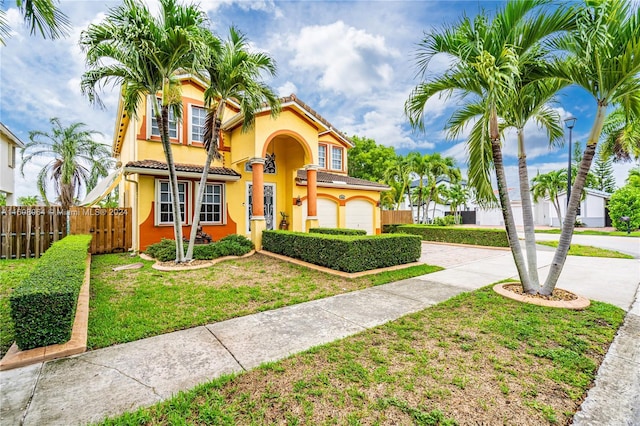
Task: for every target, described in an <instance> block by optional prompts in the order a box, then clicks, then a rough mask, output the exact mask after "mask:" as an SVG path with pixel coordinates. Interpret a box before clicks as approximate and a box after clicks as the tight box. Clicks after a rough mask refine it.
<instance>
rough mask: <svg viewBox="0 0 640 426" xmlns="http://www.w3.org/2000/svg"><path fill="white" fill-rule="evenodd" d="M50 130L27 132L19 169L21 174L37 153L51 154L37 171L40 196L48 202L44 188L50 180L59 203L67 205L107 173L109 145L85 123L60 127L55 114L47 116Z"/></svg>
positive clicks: (37, 156)
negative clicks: (99, 140)
mask: <svg viewBox="0 0 640 426" xmlns="http://www.w3.org/2000/svg"><path fill="white" fill-rule="evenodd" d="M49 122H50V123H51V131H50V132H43V131H39V130H37V131H32V132H29V142H27V143H26V144H25V146H24V148H22V150H21V154H22V165H21V166H20V173H21V174H22V176H24V167H25V165H27V164H29V163H30V162H32V160H34V159H36V158H40V157H53V159H52V160H51V161H49V162H48V163H47V164H46V165H45V166H44V167H43V168H42V170H41V171H40V173H38V177H37V185H38V191H40V196H41V197H42V200H43V201H44V202H45V204H47V205H49V200H48V198H47V188H48V183H49V181H53V183H54V185H53V190H54V192H55V193H56V194H57V195H58V199H59V201H60V205H61V206H62V208H63V209H68V208H69V207H70V206H72V205H73V204H75V200H77V199H78V198H79V197H80V196H81V194H82V190H83V189H85V190H87V191H89V190H91V189H92V188H93V187H94V186H95V185H96V183H97V181H98V179H99V178H100V177H104V176H106V175H107V174H108V168H109V166H110V165H111V163H112V159H111V153H110V151H109V147H108V146H106V145H103V144H100V143H98V142H96V141H94V136H95V135H99V134H100V133H98V132H95V131H93V130H86V129H85V127H86V124H84V123H73V124H71V125H70V126H69V127H63V126H62V123H61V122H60V120H59V119H58V118H52V119H51V120H49Z"/></svg>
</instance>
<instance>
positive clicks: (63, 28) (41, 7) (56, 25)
mask: <svg viewBox="0 0 640 426" xmlns="http://www.w3.org/2000/svg"><path fill="white" fill-rule="evenodd" d="M56 3H58V2H54V1H53V0H16V6H18V9H19V10H20V13H22V16H23V17H24V20H25V22H26V23H27V25H29V28H30V29H31V35H33V34H35V32H36V30H37V31H38V32H39V33H40V35H42V37H43V38H45V39H46V38H51V39H56V38H61V37H66V36H67V35H68V33H69V30H70V29H71V23H70V22H69V18H67V15H65V14H64V13H62V12H61V11H60V9H58V8H57V7H56ZM9 33H10V28H9V25H8V23H7V20H6V15H5V11H4V9H0V44H2V45H4V44H5V39H6V38H7V37H9Z"/></svg>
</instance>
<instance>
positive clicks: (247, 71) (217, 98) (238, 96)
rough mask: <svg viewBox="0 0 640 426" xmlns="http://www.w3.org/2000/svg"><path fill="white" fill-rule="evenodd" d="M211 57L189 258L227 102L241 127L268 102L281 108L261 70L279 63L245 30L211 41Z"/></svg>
mask: <svg viewBox="0 0 640 426" xmlns="http://www.w3.org/2000/svg"><path fill="white" fill-rule="evenodd" d="M209 44H210V47H211V52H212V57H211V61H210V63H209V65H208V66H207V67H206V71H207V74H208V79H209V87H208V88H207V89H206V90H205V93H204V96H205V104H206V106H207V108H209V112H208V114H207V118H206V121H205V135H204V147H205V149H206V151H207V159H206V161H205V163H204V169H203V171H202V177H201V178H200V185H199V187H198V193H197V194H196V205H195V210H194V214H193V221H192V222H191V235H190V238H189V247H188V248H187V254H186V260H191V258H192V256H193V247H194V244H195V238H196V231H197V228H198V225H199V223H200V209H201V208H202V196H203V194H204V188H205V185H206V183H207V176H208V175H209V168H210V167H211V162H212V161H213V159H214V158H216V157H218V156H219V153H218V135H219V134H220V124H221V122H222V115H223V113H224V111H225V106H226V104H227V102H230V101H233V102H235V103H237V104H238V105H239V106H240V114H242V117H243V121H242V130H243V131H245V130H248V129H249V128H251V126H253V123H254V120H255V115H256V114H257V113H258V112H260V111H261V110H262V108H263V107H265V105H266V106H267V107H268V108H269V111H270V113H271V116H276V115H277V114H278V113H279V112H280V100H279V99H278V97H277V95H276V94H275V93H274V92H273V90H272V89H271V88H270V87H269V86H267V85H266V84H265V83H264V82H263V81H262V74H263V73H266V74H268V75H270V76H275V74H276V63H275V61H274V60H273V58H271V57H270V56H269V55H268V54H266V53H263V52H251V51H250V50H249V43H248V41H247V38H246V37H245V35H244V34H242V33H241V32H239V31H238V30H237V29H236V28H235V27H231V28H230V29H229V38H228V39H227V41H226V42H225V43H223V44H222V46H221V47H220V46H219V45H218V41H217V40H215V39H212V40H210V42H209Z"/></svg>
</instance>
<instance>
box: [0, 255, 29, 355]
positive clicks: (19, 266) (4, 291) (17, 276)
mask: <svg viewBox="0 0 640 426" xmlns="http://www.w3.org/2000/svg"><path fill="white" fill-rule="evenodd" d="M37 262H38V260H37V259H20V260H0V357H2V356H4V354H5V353H6V352H7V351H8V350H9V347H10V346H11V344H12V343H13V321H12V320H11V314H10V311H9V309H10V308H9V295H10V294H11V292H12V291H13V289H14V288H15V286H16V285H18V284H19V283H20V281H22V280H23V279H24V278H25V277H26V276H27V275H28V274H29V272H31V270H32V269H33V268H34V267H35V266H36V263H37Z"/></svg>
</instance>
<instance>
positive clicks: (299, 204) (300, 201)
mask: <svg viewBox="0 0 640 426" xmlns="http://www.w3.org/2000/svg"><path fill="white" fill-rule="evenodd" d="M301 205H302V200H301V199H300V196H299V195H298V198H296V206H301Z"/></svg>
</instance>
